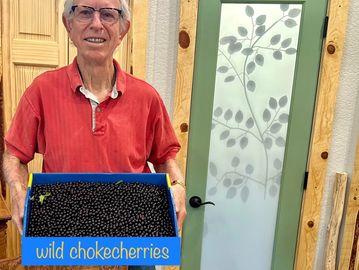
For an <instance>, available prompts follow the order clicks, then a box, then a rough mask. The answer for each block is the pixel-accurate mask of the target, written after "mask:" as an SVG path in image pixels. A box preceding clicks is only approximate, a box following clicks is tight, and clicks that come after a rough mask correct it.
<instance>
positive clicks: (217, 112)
mask: <svg viewBox="0 0 359 270" xmlns="http://www.w3.org/2000/svg"><path fill="white" fill-rule="evenodd" d="M222 113H223V109H222V108H221V107H217V108H216V109H215V110H214V112H213V115H214V116H215V117H220V116H221V115H222Z"/></svg>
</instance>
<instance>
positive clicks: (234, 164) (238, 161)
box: [231, 157, 240, 168]
mask: <svg viewBox="0 0 359 270" xmlns="http://www.w3.org/2000/svg"><path fill="white" fill-rule="evenodd" d="M239 163H240V160H239V158H238V157H234V158H233V159H232V162H231V165H232V167H233V168H236V167H238V165H239Z"/></svg>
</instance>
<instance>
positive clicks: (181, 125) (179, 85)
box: [173, 0, 198, 175]
mask: <svg viewBox="0 0 359 270" xmlns="http://www.w3.org/2000/svg"><path fill="white" fill-rule="evenodd" d="M197 10H198V0H181V6H180V25H179V46H178V54H177V70H176V89H175V97H174V110H173V125H174V128H175V132H176V135H177V137H178V139H179V142H180V144H181V146H182V148H181V151H180V152H179V153H178V155H177V162H178V165H179V167H180V169H181V171H182V173H183V175H185V173H186V160H187V149H188V125H189V119H190V107H191V95H192V81H193V69H194V57H195V55H194V53H195V45H196V44H195V43H196V28H197Z"/></svg>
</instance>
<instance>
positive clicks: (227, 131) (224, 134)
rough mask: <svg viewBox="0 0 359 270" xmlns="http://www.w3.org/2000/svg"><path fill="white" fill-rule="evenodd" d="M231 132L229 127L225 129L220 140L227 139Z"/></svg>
mask: <svg viewBox="0 0 359 270" xmlns="http://www.w3.org/2000/svg"><path fill="white" fill-rule="evenodd" d="M229 134H230V131H229V130H228V129H227V130H225V131H223V132H222V133H221V136H220V137H219V138H220V140H222V141H223V140H225V139H227V138H228V137H229Z"/></svg>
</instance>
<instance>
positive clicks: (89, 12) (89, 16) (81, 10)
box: [71, 5, 122, 24]
mask: <svg viewBox="0 0 359 270" xmlns="http://www.w3.org/2000/svg"><path fill="white" fill-rule="evenodd" d="M71 11H72V12H73V13H74V17H75V18H76V19H77V20H78V21H80V22H83V23H89V22H91V21H92V20H93V18H94V16H95V11H98V12H99V13H100V20H101V22H102V23H106V24H114V23H116V22H118V20H119V19H120V17H121V16H122V10H120V9H117V8H100V9H94V8H93V7H88V6H79V5H76V6H72V7H71Z"/></svg>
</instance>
